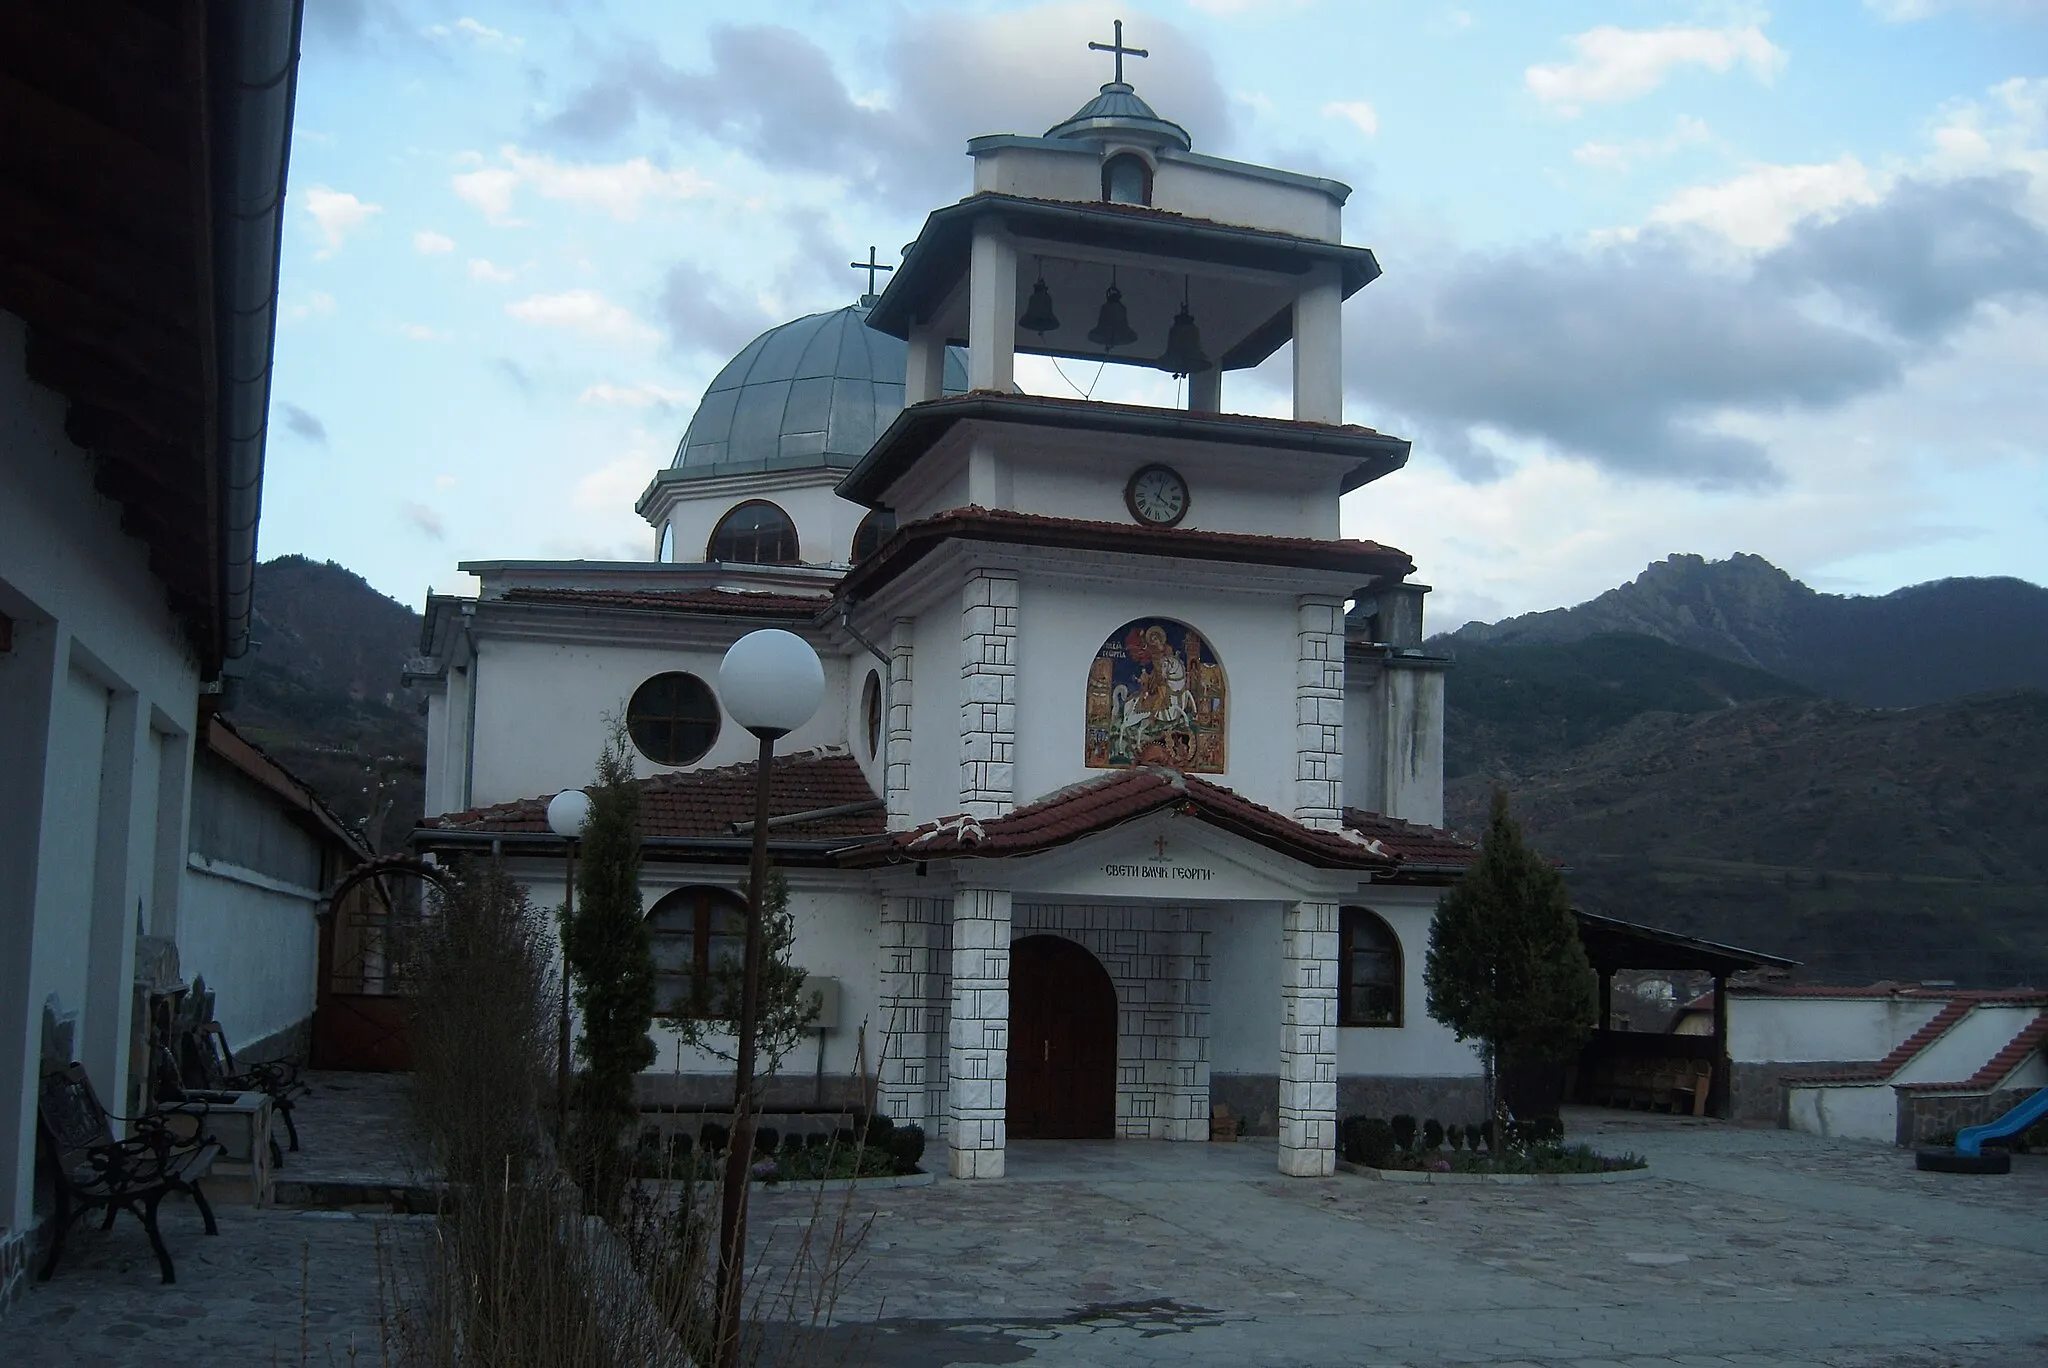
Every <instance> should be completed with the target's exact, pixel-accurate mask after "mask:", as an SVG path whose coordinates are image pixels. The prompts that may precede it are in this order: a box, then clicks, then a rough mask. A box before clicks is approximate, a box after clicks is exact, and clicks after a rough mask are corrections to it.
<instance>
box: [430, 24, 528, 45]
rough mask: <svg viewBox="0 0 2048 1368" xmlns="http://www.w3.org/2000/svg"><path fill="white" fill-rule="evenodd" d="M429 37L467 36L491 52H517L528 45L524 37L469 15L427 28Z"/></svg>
mask: <svg viewBox="0 0 2048 1368" xmlns="http://www.w3.org/2000/svg"><path fill="white" fill-rule="evenodd" d="M427 36H428V37H429V38H467V39H468V40H469V41H470V42H472V43H474V44H476V46H478V47H480V48H484V49H486V50H488V51H491V52H517V51H518V50H519V49H520V48H522V47H524V46H526V40H525V39H524V38H516V37H514V36H513V35H511V34H509V33H505V32H503V31H502V30H499V29H494V28H492V27H490V26H489V25H488V24H483V23H479V22H478V21H477V20H475V19H471V18H469V17H468V16H467V15H465V16H463V17H462V18H460V19H457V20H456V21H455V22H454V23H453V24H452V25H451V24H435V25H433V26H432V27H430V28H428V29H427Z"/></svg>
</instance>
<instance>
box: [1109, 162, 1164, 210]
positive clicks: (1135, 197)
mask: <svg viewBox="0 0 2048 1368" xmlns="http://www.w3.org/2000/svg"><path fill="white" fill-rule="evenodd" d="M1102 197H1103V198H1104V199H1106V200H1108V201H1109V202H1110V203H1111V204H1150V203H1151V202H1152V168H1151V167H1149V166H1147V165H1146V164H1145V159H1144V158H1143V157H1141V156H1139V155H1138V154H1137V153H1135V152H1119V153H1117V154H1116V155H1115V156H1114V157H1111V158H1110V159H1109V160H1108V161H1106V162H1104V163H1103V164H1102Z"/></svg>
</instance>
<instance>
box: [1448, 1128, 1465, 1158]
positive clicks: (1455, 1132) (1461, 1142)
mask: <svg viewBox="0 0 2048 1368" xmlns="http://www.w3.org/2000/svg"><path fill="white" fill-rule="evenodd" d="M1444 1139H1445V1140H1447V1141H1449V1142H1450V1146H1451V1148H1452V1149H1454V1150H1458V1151H1460V1152H1462V1151H1463V1150H1464V1148H1465V1128H1464V1127H1463V1126H1460V1125H1456V1124H1452V1125H1449V1126H1445V1127H1444Z"/></svg>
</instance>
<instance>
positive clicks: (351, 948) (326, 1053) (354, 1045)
mask: <svg viewBox="0 0 2048 1368" xmlns="http://www.w3.org/2000/svg"><path fill="white" fill-rule="evenodd" d="M430 889H434V890H439V891H442V892H446V891H447V889H448V878H447V875H445V874H444V873H443V872H442V871H441V870H440V869H438V868H436V867H435V866H433V865H430V864H427V863H426V862H425V861H423V860H419V859H416V858H414V857H412V856H409V855H399V856H387V857H386V858H384V859H381V860H372V861H370V862H369V863H367V864H362V865H358V866H356V868H355V869H353V870H351V871H349V873H348V874H347V876H346V877H344V878H343V879H342V881H341V883H340V884H339V885H337V886H336V887H335V890H334V892H333V894H332V895H331V896H330V897H329V898H328V902H327V909H326V911H325V913H324V914H323V915H322V917H321V925H320V983H319V991H318V994H317V996H316V997H315V999H314V1005H313V1049H312V1065H313V1067H314V1068H316V1069H355V1070H363V1071H369V1072H403V1071H406V1070H409V1069H411V1068H412V1049H411V1045H410V1042H409V1041H408V1039H407V1035H406V1029H407V1018H408V1016H409V1014H410V1012H409V1007H408V1003H409V996H410V991H411V990H410V985H409V983H408V978H407V963H406V961H407V955H406V951H407V943H408V941H409V940H410V938H411V935H410V933H411V931H412V930H413V928H415V927H417V926H418V925H419V924H420V919H421V917H422V916H424V915H426V914H427V912H428V911H429V907H428V901H429V896H430V895H429V890H430Z"/></svg>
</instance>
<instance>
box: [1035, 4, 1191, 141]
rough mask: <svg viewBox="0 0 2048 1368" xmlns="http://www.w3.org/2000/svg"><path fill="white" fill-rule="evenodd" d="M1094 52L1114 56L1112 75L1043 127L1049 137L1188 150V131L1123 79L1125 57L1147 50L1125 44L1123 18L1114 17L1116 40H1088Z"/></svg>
mask: <svg viewBox="0 0 2048 1368" xmlns="http://www.w3.org/2000/svg"><path fill="white" fill-rule="evenodd" d="M1088 47H1089V49H1090V50H1091V51H1094V52H1107V53H1111V54H1113V55H1114V56H1115V58H1116V73H1115V79H1113V80H1111V81H1110V82H1109V83H1108V84H1107V85H1105V86H1103V87H1102V89H1101V91H1100V92H1099V93H1097V95H1096V96H1095V98H1094V99H1092V100H1090V101H1089V102H1088V103H1087V104H1084V105H1082V106H1081V107H1080V108H1079V109H1077V110H1075V111H1074V112H1073V114H1072V115H1070V116H1069V117H1067V118H1066V119H1064V120H1063V121H1061V122H1059V123H1056V124H1054V125H1053V126H1052V127H1051V128H1048V129H1046V130H1045V136H1046V137H1048V138H1066V139H1070V140H1072V141H1074V142H1092V143H1097V144H1100V145H1102V146H1104V147H1109V146H1123V147H1131V146H1137V147H1144V148H1149V149H1151V150H1153V151H1158V150H1161V149H1163V148H1169V147H1170V148H1174V149H1176V150H1178V151H1181V152H1186V151H1189V150H1191V149H1192V148H1193V146H1194V144H1193V142H1192V140H1190V139H1189V137H1188V131H1187V130H1186V129H1185V128H1182V127H1181V126H1180V125H1179V124H1177V123H1174V122H1173V121H1172V120H1170V119H1162V118H1160V117H1159V116H1158V115H1157V114H1156V113H1154V112H1153V110H1152V106H1151V105H1148V104H1146V103H1145V102H1144V101H1143V100H1142V99H1140V98H1138V92H1137V91H1136V90H1134V89H1133V88H1132V87H1131V85H1130V83H1129V82H1127V81H1125V80H1124V58H1126V57H1145V56H1149V55H1150V54H1149V53H1147V52H1146V50H1145V49H1144V48H1134V47H1125V46H1124V21H1123V20H1121V19H1119V20H1117V21H1116V41H1115V42H1113V43H1090V44H1089V45H1088Z"/></svg>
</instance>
